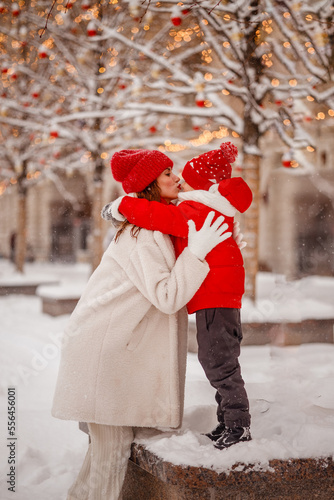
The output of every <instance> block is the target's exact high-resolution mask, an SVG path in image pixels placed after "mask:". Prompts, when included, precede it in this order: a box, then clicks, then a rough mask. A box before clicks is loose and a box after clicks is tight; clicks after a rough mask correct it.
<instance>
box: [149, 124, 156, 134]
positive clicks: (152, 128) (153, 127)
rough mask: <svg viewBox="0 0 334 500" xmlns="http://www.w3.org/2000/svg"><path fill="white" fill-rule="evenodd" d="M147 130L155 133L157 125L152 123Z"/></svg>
mask: <svg viewBox="0 0 334 500" xmlns="http://www.w3.org/2000/svg"><path fill="white" fill-rule="evenodd" d="M149 131H150V132H151V134H155V133H156V131H157V127H155V126H154V125H152V127H150V128H149Z"/></svg>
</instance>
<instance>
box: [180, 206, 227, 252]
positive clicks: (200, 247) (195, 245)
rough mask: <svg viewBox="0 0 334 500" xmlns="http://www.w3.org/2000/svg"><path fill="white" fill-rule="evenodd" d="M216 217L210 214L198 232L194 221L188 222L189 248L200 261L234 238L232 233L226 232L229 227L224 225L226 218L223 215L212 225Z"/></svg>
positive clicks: (213, 213) (212, 213)
mask: <svg viewBox="0 0 334 500" xmlns="http://www.w3.org/2000/svg"><path fill="white" fill-rule="evenodd" d="M214 216H215V212H210V213H209V214H208V216H207V218H206V219H205V221H204V223H203V226H202V227H201V229H199V230H198V231H197V230H196V226H195V223H194V221H193V220H189V221H188V226H189V233H188V248H189V250H190V251H191V253H193V254H194V255H195V256H196V257H197V258H198V259H200V260H204V259H205V257H206V256H207V254H208V253H209V252H211V250H212V249H213V248H214V247H215V246H217V245H219V243H222V242H223V241H225V240H227V238H229V237H230V236H232V233H231V232H226V230H227V229H228V225H227V224H226V223H225V224H223V222H224V217H223V216H222V215H221V216H219V217H218V218H217V219H216V220H215V221H214V222H213V223H212V220H213V218H214ZM211 223H212V224H211Z"/></svg>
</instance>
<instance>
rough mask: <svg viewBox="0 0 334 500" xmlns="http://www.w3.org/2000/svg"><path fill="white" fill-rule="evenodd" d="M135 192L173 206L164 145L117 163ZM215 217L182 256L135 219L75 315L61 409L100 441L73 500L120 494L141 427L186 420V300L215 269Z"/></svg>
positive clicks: (56, 410)
mask: <svg viewBox="0 0 334 500" xmlns="http://www.w3.org/2000/svg"><path fill="white" fill-rule="evenodd" d="M111 168H112V172H113V175H114V178H115V179H116V180H118V181H121V182H122V186H123V189H124V190H125V192H126V193H130V192H137V193H138V196H139V197H145V198H147V199H149V200H159V201H161V202H162V203H169V202H170V201H171V200H172V199H175V198H176V197H177V194H178V192H179V189H180V184H179V178H178V177H177V176H176V175H174V174H173V173H172V162H171V160H170V159H169V158H168V157H167V156H166V155H164V154H163V153H160V152H159V151H146V150H125V151H120V152H118V153H115V154H114V156H113V157H112V160H111ZM211 222H212V216H211V215H210V217H208V219H207V221H206V222H205V223H204V224H203V227H202V228H201V229H200V230H199V231H196V229H195V227H194V225H192V224H190V225H189V238H188V240H189V241H188V247H187V248H185V250H184V252H182V254H181V255H180V256H179V258H178V259H177V261H175V254H174V249H173V246H172V244H171V241H170V239H169V236H167V235H163V234H162V233H159V232H152V231H147V230H145V229H139V228H136V227H134V226H132V225H130V224H128V223H127V222H125V223H124V224H123V226H122V227H121V228H120V230H119V231H118V233H117V234H116V237H115V239H114V241H113V242H112V243H111V244H110V246H109V247H108V249H107V250H106V252H105V254H104V256H103V258H102V260H101V263H100V265H99V267H98V268H97V269H96V271H95V272H94V273H93V275H92V276H91V278H90V280H89V282H88V284H87V287H86V289H85V291H84V292H83V295H82V297H81V299H80V301H79V303H78V305H77V307H76V309H75V311H74V312H73V314H72V316H71V318H70V322H69V325H68V327H67V328H66V330H65V338H64V344H63V350H62V357H61V364H60V370H59V376H58V381H57V386H56V393H55V398H54V404H53V409H52V414H53V415H54V416H55V417H57V418H62V419H69V420H77V421H82V422H87V423H88V427H89V432H90V437H91V444H90V446H89V450H88V452H87V455H86V458H85V461H84V464H83V466H82V469H81V471H80V473H79V476H78V478H77V480H76V482H75V483H74V485H73V486H72V487H71V488H70V491H69V493H68V500H74V499H76V500H102V499H106V500H111V499H112V500H117V499H118V498H119V495H120V492H121V489H122V484H123V480H124V476H125V472H126V466H127V459H128V457H129V456H130V447H131V442H132V440H133V436H134V434H133V428H134V427H154V428H161V427H164V428H166V427H167V428H177V427H179V426H180V424H181V420H182V413H183V396H184V383H185V368H186V353H187V312H186V309H185V307H184V306H185V304H186V303H187V302H188V301H189V299H190V298H191V297H192V296H193V295H194V293H195V292H196V290H197V289H198V288H199V286H200V285H201V283H202V282H203V280H204V279H205V277H206V276H207V274H208V272H209V266H208V264H207V263H206V261H205V260H204V258H205V256H206V254H207V253H208V252H209V251H210V250H211V249H212V248H213V247H215V246H216V245H217V244H218V243H220V242H222V241H224V240H225V239H226V238H228V237H229V236H231V233H224V231H225V229H226V227H225V225H223V226H221V224H222V222H223V218H219V219H217V220H216V221H215V222H214V223H213V224H212V225H210V223H211Z"/></svg>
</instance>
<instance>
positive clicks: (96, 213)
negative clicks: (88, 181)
mask: <svg viewBox="0 0 334 500" xmlns="http://www.w3.org/2000/svg"><path fill="white" fill-rule="evenodd" d="M102 188H103V184H102V181H95V182H94V201H93V210H92V215H93V245H92V251H93V254H92V270H93V271H94V270H95V269H96V268H97V266H98V265H99V264H100V261H101V258H102V254H103V230H102V228H103V219H102V217H101V209H102V192H103V189H102Z"/></svg>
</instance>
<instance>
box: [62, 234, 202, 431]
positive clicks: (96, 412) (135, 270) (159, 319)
mask: <svg viewBox="0 0 334 500" xmlns="http://www.w3.org/2000/svg"><path fill="white" fill-rule="evenodd" d="M129 229H130V228H128V229H127V230H126V231H125V232H124V233H123V234H122V235H121V237H120V239H119V240H118V242H117V243H115V242H112V243H111V244H110V246H109V247H108V249H107V250H106V252H105V254H104V256H103V258H102V261H101V263H100V265H99V267H98V268H97V269H96V271H95V272H94V273H93V275H92V276H91V278H90V280H89V282H88V284H87V287H86V289H85V291H84V293H83V295H82V297H81V299H80V301H79V303H78V305H77V307H76V309H75V310H74V312H73V314H72V316H71V318H70V321H69V324H68V326H67V328H66V330H65V333H64V340H63V349H62V356H61V363H60V369H59V375H58V380H57V386H56V392H55V396H54V403H53V409H52V414H53V416H55V417H57V418H62V419H69V420H77V421H84V422H95V423H100V424H108V425H122V426H134V427H135V426H138V427H140V426H143V427H178V426H179V425H180V424H181V420H182V414H183V398H184V383H185V370H186V354H187V312H186V309H185V307H184V306H185V304H186V303H187V302H188V301H189V299H190V298H191V297H192V296H193V295H194V293H195V292H196V290H197V289H198V288H199V286H200V285H201V283H202V281H203V280H204V279H205V277H206V276H207V274H208V272H209V266H208V264H207V263H206V262H205V261H204V262H202V261H200V260H198V259H197V258H196V257H195V256H194V255H193V254H192V253H191V252H190V251H189V250H188V248H186V249H185V250H184V252H183V253H182V254H181V255H180V257H179V258H178V260H177V262H176V263H175V256H174V249H173V246H172V244H171V241H170V238H169V236H166V235H163V234H161V233H159V232H153V231H147V230H145V229H142V230H141V231H140V232H139V235H138V238H137V239H136V238H133V237H131V235H130V230H129Z"/></svg>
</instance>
